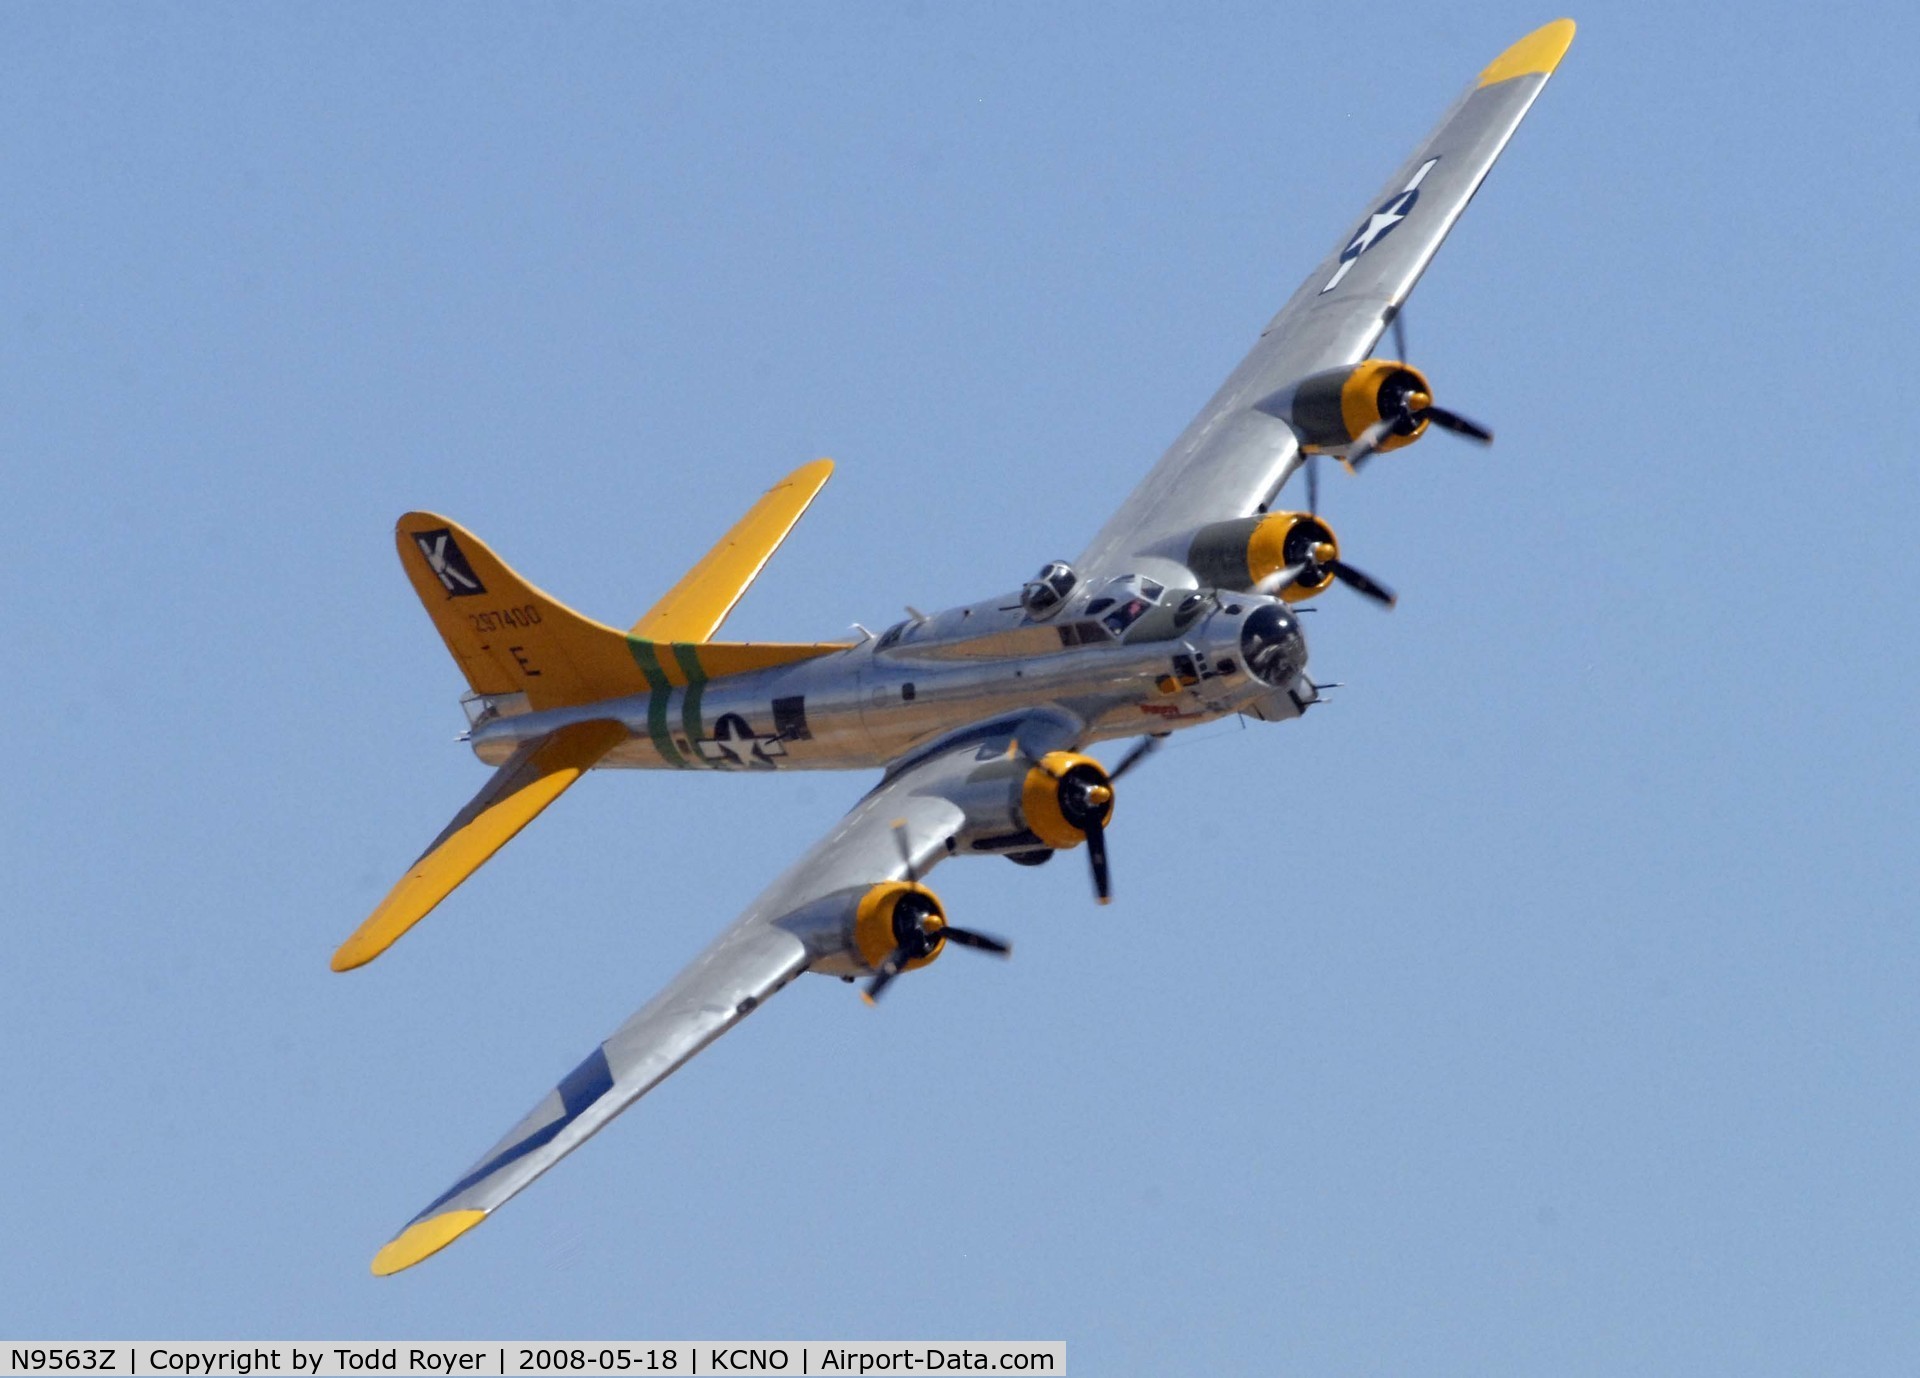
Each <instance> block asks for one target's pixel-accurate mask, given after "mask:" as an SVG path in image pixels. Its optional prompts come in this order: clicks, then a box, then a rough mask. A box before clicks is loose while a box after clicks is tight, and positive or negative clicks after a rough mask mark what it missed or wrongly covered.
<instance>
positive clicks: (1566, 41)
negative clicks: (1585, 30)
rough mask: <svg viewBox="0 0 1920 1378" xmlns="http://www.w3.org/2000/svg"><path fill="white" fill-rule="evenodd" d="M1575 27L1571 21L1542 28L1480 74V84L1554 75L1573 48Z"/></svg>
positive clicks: (1488, 84) (1495, 60) (1545, 25)
mask: <svg viewBox="0 0 1920 1378" xmlns="http://www.w3.org/2000/svg"><path fill="white" fill-rule="evenodd" d="M1574 27H1575V26H1574V22H1573V21H1572V20H1571V19H1556V20H1554V21H1553V22H1552V23H1551V24H1543V25H1541V26H1540V27H1539V28H1537V29H1535V30H1534V31H1533V32H1532V33H1530V34H1528V35H1527V36H1526V37H1525V38H1523V39H1521V40H1520V41H1519V42H1518V43H1516V44H1514V45H1513V46H1512V47H1511V48H1509V49H1507V50H1506V51H1505V52H1504V53H1502V54H1500V56H1499V57H1496V58H1495V59H1494V60H1493V62H1492V63H1491V64H1490V65H1489V66H1488V67H1487V70H1486V71H1484V72H1482V73H1481V74H1480V82H1479V84H1480V85H1482V86H1491V85H1493V84H1494V83H1495V82H1497V81H1511V80H1512V79H1513V78H1514V77H1524V76H1528V75H1530V74H1532V73H1535V72H1542V73H1545V72H1551V71H1552V70H1553V69H1554V68H1555V67H1558V66H1559V65H1560V59H1561V58H1563V57H1565V56H1566V55H1567V49H1568V48H1570V47H1571V46H1573V33H1574Z"/></svg>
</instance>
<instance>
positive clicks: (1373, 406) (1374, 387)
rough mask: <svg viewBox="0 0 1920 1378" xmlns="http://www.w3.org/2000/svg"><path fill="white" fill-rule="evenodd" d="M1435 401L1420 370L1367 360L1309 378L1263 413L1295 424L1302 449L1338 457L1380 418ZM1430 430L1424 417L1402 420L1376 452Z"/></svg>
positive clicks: (1271, 402) (1267, 404)
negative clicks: (1323, 452)
mask: <svg viewBox="0 0 1920 1378" xmlns="http://www.w3.org/2000/svg"><path fill="white" fill-rule="evenodd" d="M1432 403H1433V389H1432V388H1431V387H1429V386H1428V385H1427V379H1426V375H1425V374H1423V373H1421V372H1420V370H1419V369H1417V368H1411V367H1409V366H1408V365H1406V364H1403V363H1401V362H1400V361H1399V360H1397V359H1363V360H1362V361H1361V362H1359V363H1357V364H1355V365H1353V367H1351V368H1335V369H1328V370H1327V371H1326V372H1325V373H1316V374H1313V375H1312V376H1310V377H1307V378H1304V379H1302V380H1301V381H1300V382H1299V383H1297V384H1295V385H1294V388H1293V390H1292V392H1291V394H1288V393H1281V394H1280V395H1279V396H1277V397H1275V398H1272V399H1270V400H1269V401H1268V402H1264V403H1262V404H1261V406H1260V410H1262V411H1264V412H1266V413H1268V415H1270V416H1277V417H1279V418H1280V419H1281V420H1282V421H1285V422H1286V423H1287V424H1288V425H1289V426H1291V427H1292V428H1293V433H1294V434H1295V435H1297V436H1299V437H1300V444H1301V447H1302V448H1303V449H1308V450H1324V451H1328V452H1330V453H1334V454H1338V453H1339V452H1340V451H1342V450H1344V449H1346V448H1347V447H1349V446H1350V445H1352V444H1353V442H1354V441H1356V440H1358V439H1359V438H1360V435H1361V432H1363V431H1365V430H1366V429H1367V427H1369V426H1372V425H1374V424H1376V423H1377V422H1379V421H1380V420H1381V418H1383V417H1388V416H1401V415H1403V414H1407V413H1413V412H1420V411H1423V410H1424V409H1425V408H1427V407H1429V406H1431V405H1432ZM1426 429H1427V419H1426V417H1425V416H1421V417H1420V418H1419V419H1418V420H1417V421H1414V422H1412V423H1411V424H1409V423H1408V422H1406V421H1402V422H1401V423H1400V424H1399V425H1397V426H1395V427H1394V428H1393V430H1391V431H1389V432H1388V433H1387V434H1386V436H1384V437H1383V438H1382V439H1381V441H1380V443H1379V444H1378V445H1376V446H1375V447H1374V449H1375V451H1376V452H1381V451H1386V450H1397V449H1399V448H1400V447H1401V446H1403V445H1411V444H1412V443H1413V442H1414V441H1416V440H1418V439H1419V438H1420V437H1421V435H1422V434H1424V433H1425V431H1426Z"/></svg>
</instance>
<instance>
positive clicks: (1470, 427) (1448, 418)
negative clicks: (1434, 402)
mask: <svg viewBox="0 0 1920 1378" xmlns="http://www.w3.org/2000/svg"><path fill="white" fill-rule="evenodd" d="M1419 415H1420V416H1421V417H1424V418H1425V419H1426V420H1428V421H1431V422H1432V423H1433V424H1434V425H1436V426H1438V427H1439V428H1440V429H1441V430H1443V431H1452V432H1453V433H1454V434H1455V435H1464V436H1465V437H1466V438H1467V439H1469V440H1477V441H1479V442H1480V443H1481V444H1482V445H1491V444H1492V443H1493V432H1492V431H1490V430H1488V429H1487V428H1486V427H1485V426H1483V425H1481V424H1480V423H1479V422H1478V421H1469V420H1468V419H1467V418H1466V417H1464V416H1462V415H1460V413H1459V412H1457V411H1448V410H1447V409H1446V408H1445V407H1431V406H1430V407H1428V408H1427V409H1426V410H1425V411H1422V412H1421V413H1419Z"/></svg>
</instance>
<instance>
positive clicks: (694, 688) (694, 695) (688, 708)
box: [673, 641, 707, 751]
mask: <svg viewBox="0 0 1920 1378" xmlns="http://www.w3.org/2000/svg"><path fill="white" fill-rule="evenodd" d="M673 658H674V659H675V660H676V661H678V662H679V663H680V669H681V672H682V673H683V674H685V675H686V677H687V696H686V698H684V699H682V700H681V703H680V726H681V727H683V728H684V729H686V733H687V743H688V744H689V745H690V746H692V747H693V749H694V750H695V751H698V750H699V749H700V747H699V745H698V743H699V741H700V738H701V737H702V736H704V735H705V734H704V733H702V732H701V731H700V695H701V693H702V692H703V691H704V690H705V689H706V687H707V672H706V669H705V667H703V666H702V665H701V664H700V648H699V647H698V646H689V645H688V644H687V643H686V642H684V641H676V642H674V643H673Z"/></svg>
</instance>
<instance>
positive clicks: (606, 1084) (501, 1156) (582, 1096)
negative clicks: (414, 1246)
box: [413, 1048, 613, 1220]
mask: <svg viewBox="0 0 1920 1378" xmlns="http://www.w3.org/2000/svg"><path fill="white" fill-rule="evenodd" d="M612 1089H613V1069H612V1068H611V1067H609V1066H607V1050H606V1049H605V1048H595V1049H594V1050H593V1051H592V1052H591V1053H589V1054H588V1055H587V1059H586V1061H584V1062H582V1063H581V1064H580V1065H579V1066H578V1067H575V1068H574V1069H573V1070H572V1071H571V1072H568V1073H567V1075H566V1077H565V1079H564V1080H562V1081H561V1083H560V1086H559V1091H560V1104H561V1106H562V1107H563V1110H562V1113H561V1115H560V1118H559V1119H557V1120H555V1121H553V1122H552V1123H551V1124H544V1125H542V1126H540V1128H538V1129H536V1130H534V1131H533V1133H531V1134H529V1135H527V1137H526V1138H524V1139H522V1140H520V1142H519V1143H516V1144H509V1145H508V1146H507V1147H505V1148H503V1149H501V1150H500V1151H499V1152H498V1153H496V1154H494V1155H493V1156H492V1157H491V1158H489V1159H487V1161H486V1162H484V1163H482V1164H480V1166H479V1167H477V1168H475V1169H474V1170H473V1171H472V1172H469V1173H468V1174H467V1175H466V1176H465V1177H462V1178H461V1179H460V1180H459V1181H457V1182H455V1183H454V1184H453V1185H452V1186H451V1187H448V1188H447V1189H446V1190H445V1191H443V1192H441V1193H440V1195H438V1196H436V1197H434V1198H433V1201H432V1202H431V1203H430V1204H429V1205H428V1206H427V1208H426V1209H425V1210H423V1211H421V1212H420V1214H418V1215H416V1216H414V1217H413V1218H414V1220H424V1219H426V1217H428V1216H429V1215H432V1214H433V1213H434V1212H435V1211H437V1210H439V1209H440V1207H442V1206H444V1205H446V1204H447V1202H449V1201H451V1200H453V1198H454V1197H456V1196H458V1195H459V1194H460V1193H461V1192H463V1191H465V1190H466V1189H467V1188H468V1187H470V1186H473V1185H474V1184H475V1183H476V1182H480V1181H483V1180H484V1179H486V1178H488V1177H491V1176H492V1175H493V1174H494V1173H496V1172H498V1171H499V1170H500V1169H501V1168H503V1167H505V1166H506V1165H507V1164H509V1163H514V1162H518V1161H519V1160H520V1159H522V1158H524V1157H526V1156H527V1155H528V1154H529V1153H531V1152H533V1151H534V1150H535V1149H536V1148H544V1147H545V1146H546V1145H548V1144H550V1143H552V1142H553V1141H554V1139H555V1138H556V1137H558V1135H559V1133H560V1131H561V1130H563V1129H565V1128H566V1127H567V1126H568V1125H570V1124H572V1123H573V1122H574V1121H575V1120H577V1119H579V1118H580V1117H581V1116H582V1115H584V1114H586V1113H587V1107H589V1106H591V1105H592V1104H593V1103H594V1102H595V1101H597V1100H599V1099H600V1097H602V1096H604V1095H606V1094H607V1092H609V1091H611V1090H612Z"/></svg>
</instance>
